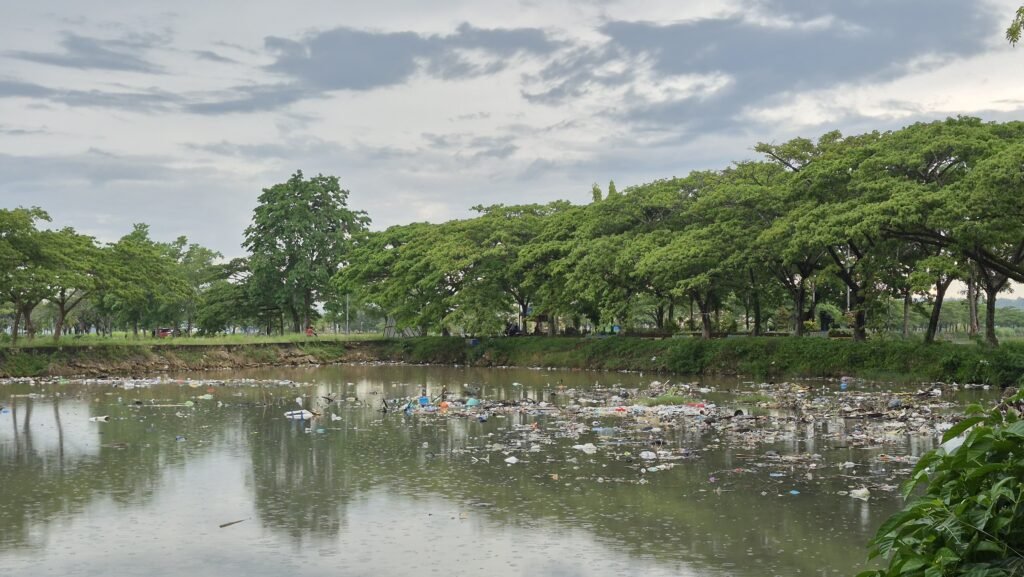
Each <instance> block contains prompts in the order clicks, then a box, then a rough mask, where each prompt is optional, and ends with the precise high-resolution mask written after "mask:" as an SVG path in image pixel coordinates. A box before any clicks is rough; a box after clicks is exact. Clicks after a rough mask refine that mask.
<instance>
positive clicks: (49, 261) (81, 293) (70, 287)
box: [43, 228, 100, 342]
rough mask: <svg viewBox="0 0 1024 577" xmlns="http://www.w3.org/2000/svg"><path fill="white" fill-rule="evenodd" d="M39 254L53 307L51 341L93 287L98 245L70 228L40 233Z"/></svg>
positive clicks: (55, 340)
mask: <svg viewBox="0 0 1024 577" xmlns="http://www.w3.org/2000/svg"><path fill="white" fill-rule="evenodd" d="M43 238H44V240H43V253H44V255H45V256H44V259H45V261H46V266H47V268H49V270H50V274H49V275H48V277H49V278H48V284H49V287H50V290H49V294H48V295H47V299H48V300H49V301H50V302H51V303H53V305H54V306H55V307H56V309H57V316H56V321H55V323H54V329H53V340H54V342H57V341H60V337H61V335H62V334H63V332H64V324H65V321H66V319H67V317H68V314H70V313H71V312H72V311H73V310H75V308H77V307H78V305H80V304H82V302H83V301H84V300H85V298H86V297H88V296H90V295H91V294H92V292H93V291H94V290H95V288H96V285H97V282H98V277H97V266H98V258H99V254H100V253H99V248H98V247H97V246H96V243H95V241H94V240H93V238H92V237H90V236H85V235H81V234H78V233H76V232H75V231H74V229H71V228H63V229H61V230H58V231H44V232H43Z"/></svg>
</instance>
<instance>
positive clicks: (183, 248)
mask: <svg viewBox="0 0 1024 577" xmlns="http://www.w3.org/2000/svg"><path fill="white" fill-rule="evenodd" d="M171 246H172V247H173V249H174V257H175V260H176V261H177V265H178V274H179V275H180V276H181V278H182V280H184V281H185V285H186V291H185V293H184V294H183V296H184V298H183V299H182V302H180V303H177V306H178V307H179V309H180V310H181V313H182V314H184V315H185V334H186V335H191V334H192V325H193V324H194V322H195V318H196V312H197V308H198V306H199V301H200V299H201V298H202V293H203V291H204V290H206V288H207V287H209V286H210V283H212V282H213V281H214V280H216V279H217V276H218V274H219V273H220V272H221V271H222V269H221V267H218V266H217V265H216V264H215V261H216V260H217V259H219V258H221V257H222V256H223V255H221V253H219V252H217V251H214V250H210V249H208V248H206V247H203V246H200V245H198V244H195V243H192V244H189V242H188V239H186V238H185V237H184V236H181V237H178V239H177V240H175V241H174V243H172V245H171Z"/></svg>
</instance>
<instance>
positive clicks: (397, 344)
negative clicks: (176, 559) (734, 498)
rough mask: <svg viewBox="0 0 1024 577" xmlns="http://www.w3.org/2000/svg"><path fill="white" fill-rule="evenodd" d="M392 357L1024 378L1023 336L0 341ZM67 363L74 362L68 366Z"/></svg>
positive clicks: (108, 360)
mask: <svg viewBox="0 0 1024 577" xmlns="http://www.w3.org/2000/svg"><path fill="white" fill-rule="evenodd" d="M353 361H397V362H407V363H432V364H446V365H456V364H458V365H475V366H524V367H536V366H543V367H565V368H578V369H596V370H633V371H647V372H652V373H675V374H688V375H694V374H727V375H745V376H749V377H750V378H756V379H765V380H768V379H782V378H787V377H839V376H843V375H853V376H858V377H864V378H874V379H898V380H908V381H957V382H963V383H967V382H970V383H987V384H991V385H1004V386H1005V385H1011V384H1020V383H1021V382H1022V379H1024V343H1007V344H1004V345H1002V346H1000V347H999V348H996V349H990V348H986V347H983V346H980V345H974V344H970V345H960V344H949V343H936V344H931V345H925V344H923V343H920V342H913V341H900V340H883V339H877V340H871V341H868V342H863V343H858V342H853V341H850V340H828V339H810V338H804V339H797V338H735V339H732V338H731V339H720V340H712V341H703V340H700V339H691V338H679V339H664V340H649V339H639V338H628V337H614V338H591V339H576V338H542V337H523V338H495V339H480V340H479V341H477V340H472V341H471V340H467V339H463V338H456V337H451V338H443V337H424V338H412V339H391V340H383V339H380V340H363V341H358V340H353V341H344V340H329V339H312V340H310V339H305V340H287V341H284V342H232V343H217V342H203V340H201V339H187V340H186V339H183V340H181V341H175V342H173V343H167V342H161V343H157V344H147V343H132V342H130V341H129V342H128V343H118V344H114V343H106V344H103V345H83V346H74V347H69V346H64V347H60V348H54V347H49V346H40V347H23V348H20V349H9V348H7V349H0V375H6V376H31V375H44V374H60V375H72V374H141V373H145V372H150V373H152V372H160V371H165V370H172V369H173V370H203V369H210V368H236V367H248V366H267V365H297V364H314V363H333V362H353ZM76 371H77V372H76Z"/></svg>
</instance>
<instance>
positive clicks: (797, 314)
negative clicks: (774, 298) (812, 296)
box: [793, 279, 807, 337]
mask: <svg viewBox="0 0 1024 577" xmlns="http://www.w3.org/2000/svg"><path fill="white" fill-rule="evenodd" d="M806 301H807V287H806V285H805V284H804V279H800V284H799V285H798V286H797V289H796V294H794V295H793V336H795V337H801V336H803V334H804V305H805V304H806Z"/></svg>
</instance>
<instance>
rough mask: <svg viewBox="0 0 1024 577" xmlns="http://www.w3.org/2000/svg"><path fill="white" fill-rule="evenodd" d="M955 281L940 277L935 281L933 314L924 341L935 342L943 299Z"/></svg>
mask: <svg viewBox="0 0 1024 577" xmlns="http://www.w3.org/2000/svg"><path fill="white" fill-rule="evenodd" d="M951 282H953V279H952V278H946V279H939V280H937V281H935V302H934V303H933V304H932V314H931V316H930V317H929V319H928V332H926V333H925V335H924V342H926V343H933V342H935V333H937V332H938V329H939V314H940V313H941V312H942V299H943V298H945V296H946V289H948V288H949V284H950V283H951Z"/></svg>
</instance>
